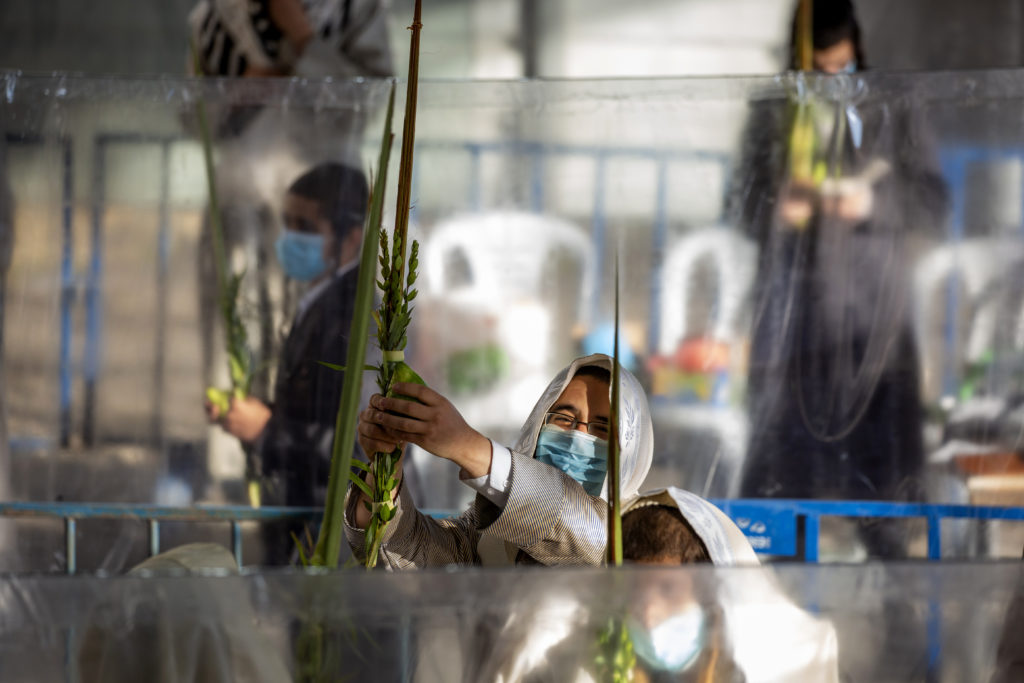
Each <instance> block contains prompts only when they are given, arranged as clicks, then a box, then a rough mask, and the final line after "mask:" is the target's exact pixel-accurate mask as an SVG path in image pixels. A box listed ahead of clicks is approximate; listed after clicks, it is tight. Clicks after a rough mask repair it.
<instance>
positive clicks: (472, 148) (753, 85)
mask: <svg viewBox="0 0 1024 683" xmlns="http://www.w3.org/2000/svg"><path fill="white" fill-rule="evenodd" d="M1019 76H1020V74H1019V72H1016V71H992V72H968V73H955V74H954V73H924V74H884V73H866V74H864V75H863V76H857V77H852V78H848V77H840V78H832V79H823V78H822V79H818V78H813V77H812V78H811V79H809V80H808V81H806V82H804V83H802V84H801V82H798V81H796V80H795V79H793V78H790V77H779V78H755V79H749V78H746V79H728V78H720V79H677V80H672V79H664V80H650V81H644V80H613V81H550V82H478V83H465V82H428V83H424V84H423V87H422V88H421V100H420V111H419V120H418V131H417V132H418V137H417V140H418V145H419V147H418V156H417V170H416V178H415V185H416V189H415V192H414V195H415V201H414V205H415V206H414V222H415V226H414V232H415V234H416V236H417V237H418V238H419V239H420V240H421V241H422V249H423V258H422V264H423V273H422V276H421V278H422V287H421V290H422V291H421V296H420V299H419V300H418V308H417V313H416V316H415V318H414V323H413V329H412V337H411V340H410V350H409V355H410V357H411V359H412V363H413V365H414V367H416V368H417V370H418V371H420V373H421V374H422V375H423V376H424V378H425V379H426V380H427V381H428V382H429V383H430V384H431V386H434V387H435V388H437V389H439V390H440V391H442V392H443V393H445V394H446V395H448V396H449V397H450V398H451V399H452V401H453V402H454V403H455V404H456V405H457V406H458V407H459V409H460V410H461V411H462V412H463V413H464V414H465V416H466V418H467V420H468V421H469V422H470V423H471V424H473V425H474V426H475V427H477V428H478V429H480V430H481V431H483V432H484V433H486V434H488V435H489V436H492V437H494V438H496V439H498V440H500V441H503V442H506V443H508V442H510V441H511V438H512V436H513V435H514V434H515V432H516V431H517V429H518V427H519V426H520V424H521V422H522V419H523V417H524V416H525V414H526V412H527V411H528V409H529V407H530V406H531V405H532V404H533V402H534V400H535V399H536V398H537V395H539V392H540V389H541V387H543V386H544V384H545V383H546V382H547V381H548V380H549V379H550V377H551V375H552V374H553V373H554V372H555V371H556V370H557V369H558V368H559V367H561V366H562V365H564V363H565V362H566V361H567V360H568V359H569V358H571V357H572V356H574V355H576V354H578V353H580V352H581V351H583V350H600V349H604V348H607V342H608V337H609V335H608V328H607V323H608V321H609V314H610V310H611V301H612V299H611V286H610V277H609V273H610V272H611V264H612V262H613V259H614V257H615V254H616V252H617V253H618V254H619V257H620V259H621V263H622V269H623V280H622V282H623V286H622V297H623V311H624V332H625V339H626V340H627V341H628V342H629V347H630V352H631V354H632V357H633V360H632V363H633V368H634V369H635V371H636V372H637V374H638V375H639V376H640V377H641V379H642V381H643V382H645V385H646V387H647V388H648V394H649V398H650V401H651V403H652V406H653V409H654V410H653V412H654V417H655V429H656V438H655V442H656V457H655V464H654V468H653V469H652V472H651V475H650V477H649V480H648V481H649V484H650V486H652V487H653V486H656V485H660V484H675V485H682V486H684V487H686V488H689V489H691V490H694V491H696V492H698V493H701V494H704V495H707V496H710V497H731V496H736V495H740V494H742V495H779V496H781V495H789V496H792V497H838V498H881V499H897V500H902V499H911V500H920V499H926V500H930V501H934V502H949V503H966V502H975V503H982V504H984V503H994V504H1014V502H1015V500H1017V498H1015V496H1017V497H1019V495H1018V494H1019V492H1018V490H1017V488H1015V486H1016V484H1014V483H1013V479H1012V477H1011V478H1009V479H1006V478H1000V479H999V480H998V481H996V482H991V481H988V480H987V479H986V478H987V477H989V476H990V475H991V474H992V473H993V472H995V473H997V474H1000V475H1002V474H1005V473H1007V472H1010V471H1012V470H1013V469H1014V468H1016V467H1018V466H1019V460H1017V459H1016V455H1015V453H1016V450H1017V448H1018V445H1019V444H1018V441H1019V434H1020V424H1021V422H1020V420H1019V419H1018V418H1019V417H1020V415H1019V405H1018V402H1017V399H1016V398H1015V397H1016V396H1017V395H1018V393H1019V389H1020V381H1019V380H1020V372H1019V369H1020V367H1021V354H1020V350H1021V344H1020V340H1019V339H1018V338H1017V337H1018V335H1016V333H1015V330H1016V329H1017V325H1018V322H1019V313H1020V311H1019V310H1018V308H1017V307H1015V305H1014V302H1015V301H1017V300H1018V299H1019V297H1017V296H1016V293H1017V292H1018V291H1019V282H1018V281H1017V280H1018V275H1017V274H1018V273H1019V272H1021V270H1020V269H1019V268H1018V267H1016V265H1017V264H1018V261H1019V258H1020V257H1021V256H1022V255H1024V242H1022V238H1021V225H1022V223H1024V221H1022V219H1021V214H1022V207H1024V198H1022V197H1021V190H1020V188H1021V187H1022V184H1021V183H1020V182H1018V179H1019V178H1020V177H1021V174H1022V173H1024V172H1022V171H1021V168H1022V162H1021V149H1022V147H1021V145H1020V139H1021V137H1022V130H1021V126H1020V123H1019V120H1020V119H1019V115H1018V114H1019V109H1020V106H1021V104H1022V98H1024V86H1022V85H1021V79H1020V78H1019ZM2 81H3V85H4V89H3V93H2V94H0V95H2V100H0V101H2V109H0V122H2V126H3V129H4V134H5V138H4V139H5V153H4V156H5V158H6V167H5V168H6V174H7V183H8V184H9V185H10V187H11V190H12V193H11V194H12V197H13V205H14V213H13V215H14V218H15V220H14V226H15V230H14V233H15V234H14V246H13V259H12V262H11V266H10V268H9V270H8V272H7V275H6V288H5V290H6V291H5V300H4V317H5V328H4V340H3V349H4V364H5V367H4V377H5V381H4V394H5V396H4V407H5V411H6V413H7V432H8V439H7V442H8V443H9V444H10V446H11V447H12V449H13V456H12V457H11V467H12V468H13V470H12V472H13V474H12V476H11V478H10V479H11V481H12V491H11V493H10V495H11V496H13V497H16V498H29V499H56V498H62V499H65V500H130V501H135V502H138V501H153V500H156V501H163V502H168V503H171V504H187V503H189V502H191V501H195V500H213V501H228V502H241V501H242V500H243V494H242V489H243V487H242V485H241V476H242V471H243V462H244V459H243V455H242V453H241V450H240V449H239V448H238V445H237V442H236V441H235V440H233V439H231V438H230V437H225V436H224V435H222V434H220V433H219V432H218V431H217V430H216V429H213V430H210V429H209V428H208V427H207V426H206V422H205V419H204V415H203V411H202V406H201V400H202V398H201V397H202V390H203V388H204V387H205V386H207V385H210V384H214V385H218V384H224V383H225V381H226V380H225V377H224V365H225V364H224V359H223V357H222V356H221V351H220V348H221V342H220V334H219V331H218V327H217V323H216V311H215V308H214V307H213V304H212V302H213V301H214V299H213V298H212V297H213V296H214V293H213V284H212V283H213V277H212V270H211V263H210V261H209V247H208V237H207V234H206V229H205V228H204V227H203V224H204V218H203V216H204V211H205V201H206V199H205V197H206V190H205V178H204V172H203V168H202V163H201V153H200V146H199V144H198V137H197V129H196V125H195V107H196V103H197V102H198V101H200V100H202V101H204V102H206V104H207V106H208V108H209V110H210V115H211V119H212V120H213V121H214V132H215V152H216V157H217V179H218V185H219V189H220V194H221V202H222V205H223V207H222V208H223V211H224V214H225V217H226V218H225V220H226V224H227V227H228V233H229V236H228V237H229V242H230V244H231V245H232V246H231V249H232V254H233V259H234V263H235V264H236V267H238V268H241V267H243V266H245V267H246V268H247V271H246V272H247V276H246V279H245V283H244V285H243V289H244V298H243V304H244V305H243V317H245V319H246V321H247V324H248V326H249V336H250V340H251V342H252V344H253V347H254V351H255V352H256V354H257V359H258V361H259V362H260V367H261V368H262V369H263V372H262V373H261V374H260V376H259V377H258V378H257V382H256V385H255V387H256V389H255V393H256V394H257V395H260V396H261V397H263V398H265V399H267V400H270V399H272V398H273V386H274V376H275V372H276V367H277V358H278V354H279V352H280V349H281V346H282V343H283V341H282V340H283V338H284V337H283V332H284V330H285V329H287V328H288V327H289V326H290V324H291V321H292V317H293V315H294V312H295V310H296V305H297V302H298V299H299V297H300V295H301V293H302V292H301V291H300V290H299V288H297V287H295V286H294V283H290V282H288V281H287V280H286V279H285V278H284V277H283V274H282V272H281V269H280V267H279V265H278V264H277V263H276V260H275V259H274V255H273V242H274V240H275V239H276V237H277V235H278V234H279V230H280V228H279V219H278V216H279V215H280V208H281V202H282V199H283V195H284V192H285V190H286V188H287V187H288V185H289V184H290V183H291V181H292V180H294V178H295V177H297V176H298V175H299V174H300V173H301V172H302V171H304V170H305V169H307V168H309V167H310V166H312V165H313V164H316V163H319V162H322V161H327V160H335V161H338V160H340V161H347V162H349V163H353V164H358V165H360V166H362V167H363V168H365V169H367V170H372V169H369V166H368V160H369V159H371V158H372V150H373V149H374V148H375V146H376V143H377V138H378V135H379V133H378V131H379V130H380V121H379V118H380V110H381V107H382V105H383V103H384V101H385V98H386V96H387V84H385V83H382V82H356V83H331V82H302V81H267V82H256V83H253V82H231V81H210V82H203V83H200V82H197V81H185V80H174V79H161V80H153V81H145V80H117V79H113V80H100V79H86V78H75V77H69V76H55V77H39V76H31V75H24V74H18V73H6V74H4V75H3V76H2ZM800 92H805V93H807V92H810V93H813V96H814V101H815V111H816V112H817V114H816V119H815V120H820V121H823V122H825V123H822V124H821V125H822V126H824V127H825V128H828V125H829V124H828V121H830V120H831V121H832V122H833V125H834V122H835V121H836V120H842V121H844V122H845V123H844V124H843V126H844V127H845V128H844V131H845V132H844V133H843V134H842V135H839V136H838V138H837V139H839V140H841V142H842V144H841V145H839V144H837V145H833V147H829V146H828V145H825V153H826V156H827V154H828V153H832V154H833V157H836V158H839V159H840V161H838V162H836V163H833V164H832V168H833V169H836V168H837V169H838V171H837V173H838V176H837V178H838V179H843V180H846V181H858V180H859V181H862V182H863V181H864V180H865V178H868V179H869V180H870V179H872V178H874V176H873V175H871V173H868V174H867V175H865V172H866V171H868V170H871V169H874V170H873V171H872V173H874V172H875V171H877V169H878V168H883V167H884V168H886V169H888V170H886V172H885V173H883V174H882V175H881V176H880V177H878V178H874V182H875V183H876V185H877V186H876V187H875V197H874V202H873V204H874V209H875V210H877V211H878V212H879V214H878V216H881V218H878V217H877V216H876V217H875V218H877V220H875V223H876V224H877V229H876V228H870V229H866V230H858V229H855V230H852V231H850V230H847V231H845V232H844V231H841V230H840V231H829V230H826V229H824V228H822V230H821V231H820V232H821V235H823V236H825V237H823V238H822V239H821V240H819V244H817V246H815V247H814V248H815V249H817V250H818V252H819V256H818V258H817V259H816V260H815V261H814V267H813V268H806V269H805V270H803V271H800V272H798V273H797V275H798V277H788V278H787V277H778V276H779V275H780V274H781V275H782V276H786V275H791V274H792V273H793V272H795V271H792V270H790V269H789V266H788V265H787V264H788V263H789V261H787V260H786V259H787V258H789V257H790V256H792V255H793V253H794V252H793V251H792V249H791V248H789V247H787V246H786V244H783V243H780V242H778V241H776V242H772V241H771V240H768V239H767V238H766V236H765V233H764V230H765V229H766V228H765V225H768V226H769V228H767V229H768V234H769V235H772V234H775V233H773V232H771V231H772V230H773V228H771V227H770V226H771V223H770V221H771V220H774V219H775V218H774V217H775V216H776V215H777V213H778V210H779V209H778V207H779V204H780V195H779V192H780V190H779V188H778V185H779V184H780V181H781V179H782V178H784V177H786V169H785V168H784V165H783V166H782V167H780V166H779V164H778V162H779V158H782V159H785V153H784V151H785V150H784V148H785V145H786V140H787V138H786V132H785V130H783V129H784V126H782V128H779V127H778V125H777V124H780V122H782V123H784V122H785V113H786V111H787V106H788V105H787V104H786V102H787V98H789V97H790V96H796V94H798V93H800ZM399 99H401V98H399ZM400 106H401V102H399V107H400ZM765 117H767V118H765ZM833 130H834V129H833ZM825 137H826V138H828V137H829V136H825ZM832 137H836V136H832ZM780 145H781V149H782V152H783V153H781V156H780V152H779V150H780ZM829 150H832V151H831V152H830V151H829ZM837 150H839V151H837ZM850 150H853V151H850ZM837 155H838V156H837ZM843 155H846V156H843ZM875 159H879V160H882V161H883V162H885V163H884V166H882V167H880V166H878V165H877V164H876V165H872V164H871V163H870V162H871V161H872V160H875ZM766 174H767V177H765V176H766ZM834 175H835V174H834ZM393 180H394V179H393V178H391V179H389V182H392V183H393ZM847 185H849V183H847ZM840 186H841V184H837V185H836V187H840ZM845 186H846V185H842V187H845ZM392 196H393V193H392ZM389 205H390V202H389ZM872 215H873V216H874V214H872ZM765 217H767V220H769V223H767V224H759V223H758V222H757V221H759V220H764V219H765ZM873 220H874V219H873ZM782 242H785V240H784V239H783V240H782ZM787 249H789V251H788V252H787ZM793 287H796V288H797V289H800V288H803V289H800V291H801V292H802V294H801V296H800V297H796V298H794V297H793V296H792V295H791V292H792V291H796V290H792V289H791V288H793ZM816 293H820V295H821V296H820V297H819V298H817V299H816V298H815V297H817V296H818V295H817V294H816ZM815 307H816V308H815ZM787 311H789V313H787ZM794 316H795V317H794ZM798 323H799V324H798ZM797 330H799V331H802V332H801V334H799V335H798V334H797V333H796V332H795V331H797ZM801 335H803V336H801ZM798 361H799V362H806V363H807V366H806V367H803V372H797V370H799V369H800V368H799V367H797V366H796V363H797V362H798ZM893 373H895V375H893ZM893 377H895V379H892V378H893ZM808 378H812V379H813V381H811V379H808ZM890 379H892V381H891V382H890V381H889V380H890ZM893 387H895V389H892V388H893ZM890 389H892V391H890ZM779 391H781V392H782V393H773V392H779ZM882 395H884V396H886V397H887V398H886V399H885V400H884V401H882V402H881V403H877V402H876V399H877V398H878V397H879V396H882ZM778 406H785V407H786V409H787V411H786V412H784V413H783V414H782V415H781V416H779V415H776V414H774V413H773V410H774V409H775V408H776V407H778ZM918 406H920V409H918ZM863 431H867V432H870V433H871V434H873V435H874V440H867V441H864V440H856V439H854V438H853V437H851V436H850V434H851V433H855V434H859V433H860V432H863ZM894 443H895V444H898V446H896V447H894V446H892V444H894ZM822 444H825V445H822ZM837 444H838V445H837ZM780 454H781V455H780ZM790 454H792V457H790ZM808 454H810V456H811V457H813V460H812V461H811V462H812V465H808V462H807V461H806V457H808ZM801 458H804V459H801ZM412 460H413V464H414V466H413V467H412V468H410V471H414V472H415V473H414V477H415V479H412V478H411V479H410V485H411V486H412V487H413V489H414V494H415V497H416V499H417V502H418V504H419V505H420V506H423V507H428V508H435V509H438V508H439V509H451V508H458V507H460V506H461V505H462V504H463V503H464V501H465V500H466V499H467V497H468V494H469V491H468V489H466V487H465V486H463V485H462V484H460V483H459V482H458V481H457V478H456V476H455V473H454V472H453V471H452V470H451V468H447V467H445V465H446V463H444V462H441V461H439V460H437V459H435V458H432V457H430V456H429V455H426V454H422V453H419V454H415V455H414V456H413V458H412ZM813 463H818V464H816V465H814V464H813ZM755 465H756V467H755ZM804 474H806V477H804V476H803V475H804ZM794 479H795V480H797V481H794ZM744 481H747V482H748V483H749V482H751V481H753V482H754V485H752V486H748V485H746V484H744ZM1007 482H1010V483H1007ZM762 484H763V485H762ZM1014 545H1015V546H1016V548H1013V547H1012V546H1014ZM1019 545H1020V543H1019V542H1016V541H1015V542H1014V543H1011V544H1010V546H1011V551H1008V552H1007V553H1005V554H1013V555H1016V554H1017V550H1018V549H1019ZM83 562H85V559H83ZM93 562H94V566H100V565H101V564H102V562H103V558H102V557H100V558H99V559H95V560H94V561H93ZM85 566H88V562H86V564H85Z"/></svg>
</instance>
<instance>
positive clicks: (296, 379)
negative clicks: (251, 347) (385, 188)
mask: <svg viewBox="0 0 1024 683" xmlns="http://www.w3.org/2000/svg"><path fill="white" fill-rule="evenodd" d="M367 197H368V191H367V184H366V179H365V177H364V176H363V173H362V172H361V171H359V170H356V169H354V168H351V167H349V166H345V165H342V164H336V163H326V164H321V165H319V166H316V167H314V168H313V169H312V170H310V171H308V172H307V173H305V174H303V175H302V176H300V177H299V178H298V179H297V180H296V181H295V182H293V183H292V185H291V186H290V187H289V188H288V192H287V194H286V195H285V200H284V215H283V221H284V230H283V231H282V233H281V235H280V237H279V238H278V240H277V243H276V245H275V248H276V251H277V256H278V260H279V261H280V262H281V266H282V268H283V269H284V271H285V274H286V275H288V276H289V277H291V278H293V279H295V280H299V281H303V282H308V283H309V289H308V290H307V292H306V293H305V295H304V296H303V297H302V299H301V300H300V301H299V306H298V312H297V314H296V316H295V319H294V321H293V323H292V327H291V331H290V332H289V334H288V337H287V339H286V340H285V342H284V347H283V348H282V351H281V354H280V357H279V362H278V367H277V380H276V384H275V388H274V400H273V402H272V403H269V404H268V403H265V402H264V401H262V400H261V399H259V398H257V397H252V396H250V397H248V398H246V399H244V400H237V399H236V400H234V401H233V402H232V405H231V410H230V411H228V412H227V413H226V414H224V415H217V414H216V409H215V408H212V407H209V410H210V411H211V418H213V419H217V420H219V422H220V424H221V425H222V426H223V428H224V429H225V430H226V431H227V432H229V433H230V434H232V435H234V436H235V437H237V438H238V439H239V440H240V441H242V443H243V444H245V445H247V446H249V447H250V448H251V449H253V452H254V454H255V460H256V462H257V463H258V469H259V475H260V491H261V502H262V504H264V505H287V506H322V505H323V504H324V502H325V497H326V491H327V479H328V475H329V473H330V461H331V447H332V443H333V439H334V424H335V418H336V415H337V410H338V400H339V397H340V395H341V385H342V380H343V378H344V373H342V372H339V371H337V370H334V369H331V368H328V367H326V366H324V365H323V364H321V362H320V361H324V362H327V363H332V364H335V365H344V364H345V357H346V354H347V352H348V335H349V327H350V326H351V322H352V315H353V306H354V302H355V291H356V282H357V279H358V261H359V253H360V245H361V242H362V226H363V220H364V218H365V213H366V206H367ZM302 531H303V525H302V524H301V523H287V524H267V525H264V546H265V558H264V564H267V565H280V564H289V563H290V561H291V560H293V559H294V555H295V554H294V550H295V544H294V541H293V540H292V539H291V532H295V533H296V534H297V535H301V533H302Z"/></svg>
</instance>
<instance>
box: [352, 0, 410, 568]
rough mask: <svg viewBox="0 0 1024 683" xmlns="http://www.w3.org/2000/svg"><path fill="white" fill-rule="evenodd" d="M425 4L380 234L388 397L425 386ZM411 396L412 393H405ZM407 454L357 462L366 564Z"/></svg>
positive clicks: (380, 380) (380, 312)
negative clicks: (394, 193) (421, 144)
mask: <svg viewBox="0 0 1024 683" xmlns="http://www.w3.org/2000/svg"><path fill="white" fill-rule="evenodd" d="M421 5H422V3H421V0H416V5H415V9H414V10H413V20H412V25H411V26H409V30H410V31H411V32H412V36H411V38H410V46H409V79H408V82H407V86H406V93H405V122H404V126H403V128H402V157H401V160H400V162H399V168H398V200H397V206H396V209H395V227H394V230H393V231H392V233H391V245H390V248H389V247H388V237H387V235H386V234H384V233H381V234H380V235H379V238H378V241H379V247H380V251H379V253H378V262H379V264H380V268H381V279H380V280H379V281H378V282H377V286H378V287H379V288H380V292H381V303H380V306H379V308H378V309H377V311H376V312H375V313H374V316H373V319H374V322H376V323H377V343H378V344H379V345H380V350H381V363H380V365H379V366H378V367H377V368H375V369H376V370H377V386H378V388H379V389H380V392H381V393H382V394H384V395H385V396H394V395H395V393H394V390H393V386H394V385H395V384H396V383H398V382H414V383H416V384H423V383H424V382H423V379H422V378H421V377H420V376H419V375H418V374H416V372H414V371H413V369H412V368H410V367H409V366H408V365H407V364H406V362H405V347H406V344H407V342H408V329H409V323H410V322H411V321H412V305H411V304H412V301H413V299H415V298H416V289H414V288H413V285H414V284H415V282H416V268H417V267H418V265H419V244H418V243H417V242H416V241H413V243H412V248H411V249H410V250H409V252H408V258H406V247H407V245H408V242H409V240H408V233H409V208H410V203H411V196H412V157H413V147H414V145H415V141H416V94H417V89H418V86H419V53H420V29H421V28H422V27H423V24H422V21H421V19H422V6H421ZM403 398H407V397H403ZM401 457H402V446H401V445H399V446H398V447H396V448H395V449H394V450H393V451H391V452H390V453H375V454H374V455H373V458H372V462H371V463H370V464H369V465H367V464H365V463H357V464H356V466H357V467H359V468H360V469H363V470H365V471H367V472H369V473H370V475H371V477H370V478H371V479H372V482H370V483H369V484H367V483H366V482H365V481H364V480H363V479H362V477H361V476H360V475H358V474H355V473H352V474H351V480H352V483H353V485H355V486H356V487H357V488H359V489H360V490H361V491H362V492H363V493H364V494H366V495H367V496H368V497H369V499H370V501H369V502H367V503H366V506H367V508H368V509H369V511H370V522H369V524H368V525H367V527H366V547H365V551H366V568H367V569H372V568H373V567H375V566H376V565H377V557H378V555H379V554H380V546H381V541H382V540H383V538H384V531H385V529H386V528H387V525H388V523H389V522H390V521H391V520H392V519H394V517H395V506H394V502H393V500H394V497H395V489H396V488H397V487H398V478H397V473H398V463H399V461H400V460H401Z"/></svg>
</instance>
